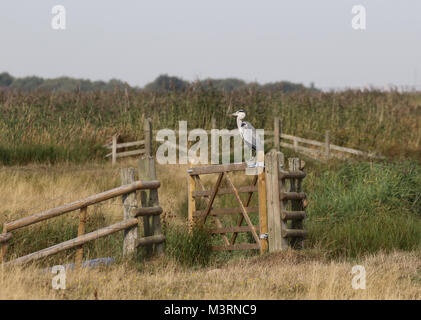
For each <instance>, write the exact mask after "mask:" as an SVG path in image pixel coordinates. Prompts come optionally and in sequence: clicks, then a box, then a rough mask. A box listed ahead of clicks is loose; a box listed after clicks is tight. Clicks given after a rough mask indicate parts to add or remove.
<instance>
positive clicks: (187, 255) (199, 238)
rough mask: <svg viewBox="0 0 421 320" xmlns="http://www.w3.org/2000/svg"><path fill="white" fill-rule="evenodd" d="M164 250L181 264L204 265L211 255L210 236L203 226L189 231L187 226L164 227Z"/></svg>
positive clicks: (190, 265)
mask: <svg viewBox="0 0 421 320" xmlns="http://www.w3.org/2000/svg"><path fill="white" fill-rule="evenodd" d="M165 236H166V242H165V244H166V252H167V254H168V255H169V256H170V257H172V258H173V259H174V260H175V261H176V262H177V263H180V264H181V265H184V266H188V267H192V266H206V265H207V264H208V263H209V261H210V256H211V236H210V234H209V232H208V231H207V230H206V229H204V228H203V227H199V226H197V227H194V228H193V230H192V232H191V233H189V231H188V228H187V227H185V226H184V227H182V226H173V227H171V228H166V230H165Z"/></svg>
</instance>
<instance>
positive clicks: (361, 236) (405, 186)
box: [306, 161, 421, 257]
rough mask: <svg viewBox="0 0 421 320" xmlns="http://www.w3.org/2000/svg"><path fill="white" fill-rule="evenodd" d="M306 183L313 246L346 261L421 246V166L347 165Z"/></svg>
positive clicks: (389, 164)
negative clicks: (346, 259) (349, 258)
mask: <svg viewBox="0 0 421 320" xmlns="http://www.w3.org/2000/svg"><path fill="white" fill-rule="evenodd" d="M306 180H307V181H306V189H307V190H306V191H307V193H308V195H309V198H310V201H309V203H310V204H309V207H308V210H307V211H308V219H307V222H306V227H307V228H308V230H309V242H310V245H319V246H321V247H322V248H323V249H324V250H326V251H327V252H329V253H330V255H332V256H343V257H359V256H362V255H365V254H368V253H373V252H376V251H385V252H389V251H392V250H394V249H399V250H413V249H415V248H418V247H420V245H421V199H420V198H421V165H420V164H419V163H417V162H409V161H405V162H395V163H374V164H370V163H353V164H351V163H345V164H342V165H340V166H339V168H337V170H325V171H323V172H321V173H320V174H319V175H315V174H310V175H308V178H306Z"/></svg>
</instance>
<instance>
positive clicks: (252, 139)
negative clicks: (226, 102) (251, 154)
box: [241, 121, 260, 150]
mask: <svg viewBox="0 0 421 320" xmlns="http://www.w3.org/2000/svg"><path fill="white" fill-rule="evenodd" d="M241 131H242V132H241V133H242V136H243V139H244V143H245V144H246V145H247V146H248V147H249V148H250V149H253V150H256V147H257V145H258V144H259V143H260V139H259V137H257V138H256V129H255V128H254V127H253V126H252V125H251V123H250V122H247V121H244V122H243V123H242V124H241ZM259 145H260V144H259Z"/></svg>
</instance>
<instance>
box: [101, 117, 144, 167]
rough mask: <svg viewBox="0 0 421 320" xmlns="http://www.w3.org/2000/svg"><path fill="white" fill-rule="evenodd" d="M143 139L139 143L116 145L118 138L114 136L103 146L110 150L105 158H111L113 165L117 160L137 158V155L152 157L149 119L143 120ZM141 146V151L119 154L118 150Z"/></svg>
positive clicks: (135, 150)
mask: <svg viewBox="0 0 421 320" xmlns="http://www.w3.org/2000/svg"><path fill="white" fill-rule="evenodd" d="M143 131H144V139H143V140H139V141H131V142H122V143H118V142H117V140H118V136H117V135H114V136H113V137H112V141H111V142H110V143H107V144H105V145H104V147H105V148H107V149H111V152H110V153H108V154H107V155H106V156H105V157H106V158H108V157H111V161H112V164H113V165H114V164H115V163H116V161H117V158H123V157H130V156H138V155H146V156H151V155H152V122H151V120H150V119H145V121H144V123H143ZM139 146H143V148H141V149H134V150H126V151H122V152H119V151H118V150H119V149H123V148H124V149H131V148H133V147H139Z"/></svg>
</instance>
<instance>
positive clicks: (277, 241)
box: [188, 150, 307, 253]
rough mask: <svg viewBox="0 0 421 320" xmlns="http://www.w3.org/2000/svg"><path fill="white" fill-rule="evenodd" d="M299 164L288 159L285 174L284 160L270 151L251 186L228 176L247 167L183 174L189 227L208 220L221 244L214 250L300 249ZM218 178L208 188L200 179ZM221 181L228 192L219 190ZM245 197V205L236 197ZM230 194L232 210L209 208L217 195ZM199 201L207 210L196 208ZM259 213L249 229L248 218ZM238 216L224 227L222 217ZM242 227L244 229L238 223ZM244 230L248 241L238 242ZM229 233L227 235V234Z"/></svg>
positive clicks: (201, 169)
mask: <svg viewBox="0 0 421 320" xmlns="http://www.w3.org/2000/svg"><path fill="white" fill-rule="evenodd" d="M303 164H304V162H303V161H301V160H300V159H298V158H290V159H289V170H285V168H284V156H283V154H282V153H281V152H279V151H276V150H272V151H270V152H269V153H268V154H266V155H265V170H264V171H263V172H261V173H259V174H256V175H254V176H253V178H252V181H251V185H247V186H241V187H236V186H235V185H234V183H233V179H232V177H231V172H235V171H245V170H246V169H247V164H246V163H240V164H228V165H211V166H203V167H193V168H190V169H189V170H188V174H189V176H188V219H189V223H190V226H193V225H195V224H196V225H197V224H200V225H205V224H206V222H207V221H209V220H210V219H209V217H210V218H211V219H213V220H214V223H215V225H216V228H210V230H209V231H210V233H211V234H212V235H216V236H220V237H221V238H222V240H223V242H224V244H223V245H217V246H213V247H212V248H213V250H249V249H256V250H260V252H261V253H263V252H266V251H267V250H268V249H269V251H270V252H274V251H279V250H285V249H287V248H288V247H291V246H293V247H297V246H301V244H302V239H303V238H305V237H306V235H307V232H306V231H305V230H304V229H303V220H304V219H305V217H306V214H305V211H304V210H305V206H306V203H305V201H306V200H305V199H306V194H305V193H304V192H302V188H301V185H302V179H303V178H304V177H305V173H304V171H302V168H303ZM208 174H217V175H218V176H217V179H216V182H215V183H214V185H213V186H212V188H211V189H206V188H205V186H204V184H203V182H202V180H201V179H200V176H201V175H208ZM224 179H225V181H226V183H227V186H228V188H221V185H222V181H223V180H224ZM241 193H247V197H246V198H245V200H244V201H242V200H241V198H240V194H241ZM254 193H257V195H258V199H257V200H258V205H257V206H250V205H251V200H252V197H253V194H254ZM225 194H233V195H234V197H235V200H236V203H237V204H238V206H237V207H234V208H214V207H213V206H214V202H215V199H216V197H217V196H218V195H225ZM201 198H203V199H204V200H205V203H206V207H205V209H203V210H197V209H196V208H197V204H198V203H197V201H198V200H199V199H201ZM256 213H258V217H259V224H258V225H253V223H252V219H250V215H251V214H256ZM224 215H238V218H237V220H236V223H235V225H231V226H224V225H223V223H222V220H221V218H220V217H221V216H224ZM243 224H244V225H243ZM240 232H249V233H251V235H252V238H253V242H252V243H250V242H246V243H244V242H243V243H237V242H236V241H237V239H238V233H240ZM228 234H231V236H228Z"/></svg>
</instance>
